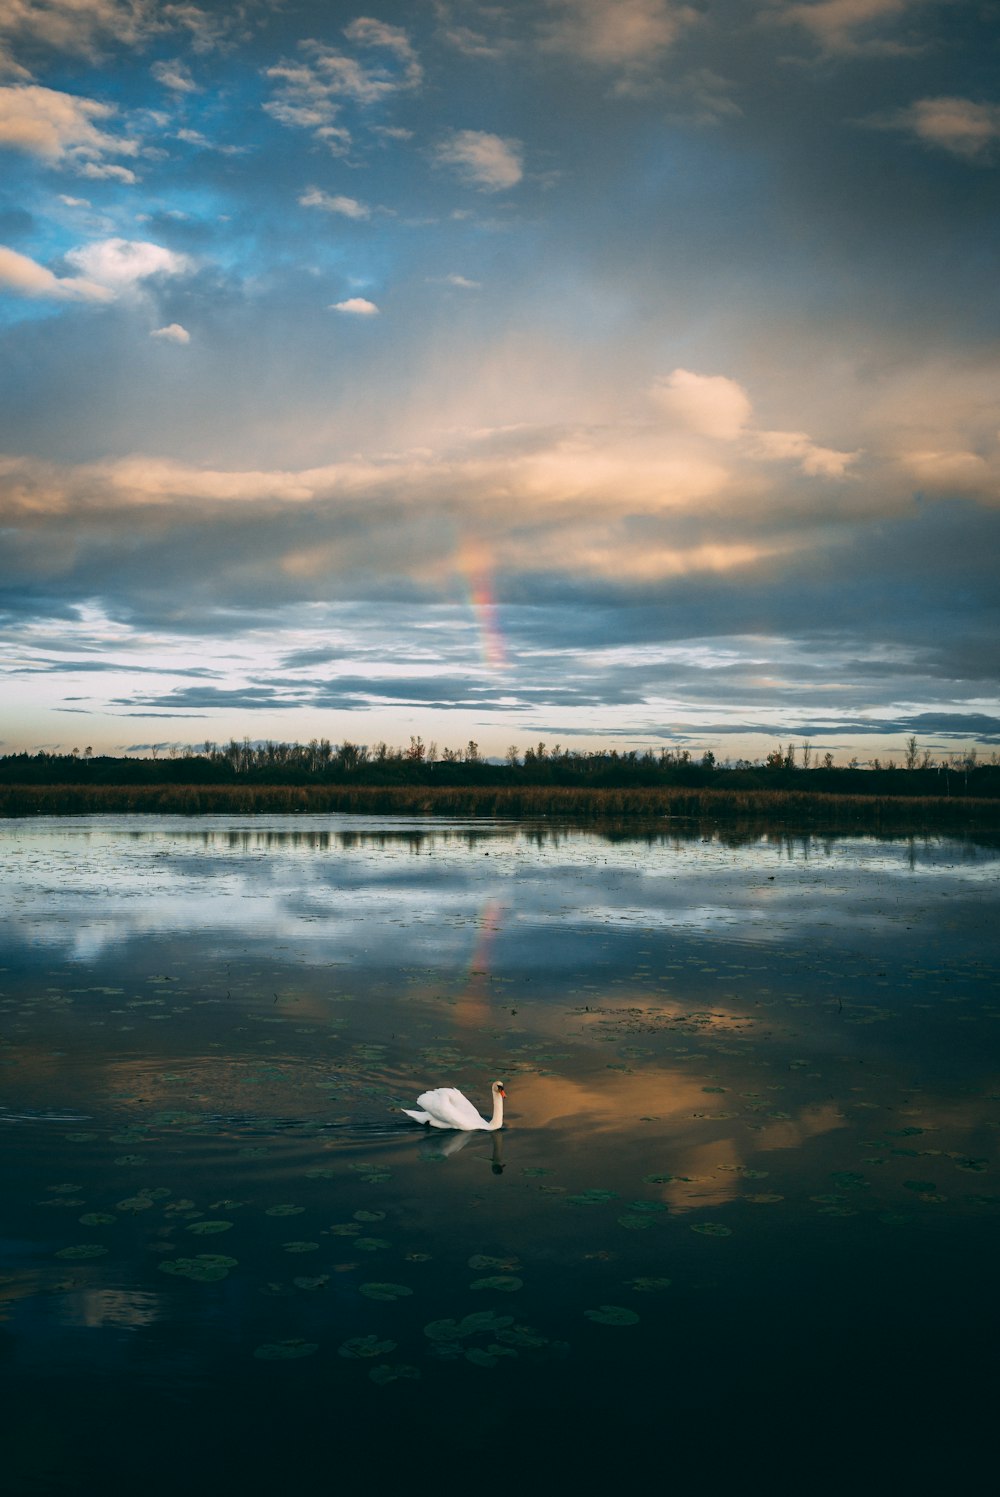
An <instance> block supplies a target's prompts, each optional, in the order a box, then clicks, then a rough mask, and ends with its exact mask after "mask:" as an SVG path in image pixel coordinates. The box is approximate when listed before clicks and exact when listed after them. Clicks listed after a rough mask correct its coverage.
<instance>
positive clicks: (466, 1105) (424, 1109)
mask: <svg viewBox="0 0 1000 1497" xmlns="http://www.w3.org/2000/svg"><path fill="white" fill-rule="evenodd" d="M492 1091H493V1116H492V1117H491V1118H490V1120H489V1122H487V1121H486V1119H485V1118H484V1117H480V1115H479V1113H478V1112H477V1111H476V1109H475V1108H474V1107H473V1105H472V1103H471V1102H470V1101H469V1099H468V1097H465V1096H463V1095H462V1093H461V1092H460V1091H458V1089H457V1088H456V1087H454V1086H439V1087H438V1088H437V1090H436V1091H433V1092H421V1093H420V1096H419V1097H418V1098H417V1107H416V1108H409V1107H404V1108H403V1111H404V1112H405V1113H406V1116H407V1117H408V1118H412V1119H413V1121H414V1122H415V1123H428V1124H429V1125H430V1126H431V1127H432V1128H457V1129H458V1130H459V1132H461V1133H474V1132H476V1130H477V1129H478V1130H482V1131H483V1132H486V1133H493V1132H495V1131H496V1129H497V1128H502V1127H503V1099H504V1097H505V1096H506V1095H507V1093H506V1092H505V1091H504V1089H503V1082H502V1081H494V1083H493V1087H492ZM417 1109H420V1110H419V1111H418V1110H417Z"/></svg>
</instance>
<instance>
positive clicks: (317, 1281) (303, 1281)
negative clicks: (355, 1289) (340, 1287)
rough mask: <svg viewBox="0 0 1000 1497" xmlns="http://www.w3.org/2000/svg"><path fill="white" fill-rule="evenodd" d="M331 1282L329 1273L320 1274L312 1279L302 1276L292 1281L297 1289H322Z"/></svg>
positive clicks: (305, 1275)
mask: <svg viewBox="0 0 1000 1497" xmlns="http://www.w3.org/2000/svg"><path fill="white" fill-rule="evenodd" d="M329 1282H330V1275H329V1274H328V1273H318V1274H315V1275H313V1276H312V1277H311V1278H310V1277H309V1275H307V1274H300V1275H299V1277H298V1278H295V1279H293V1280H292V1283H293V1284H294V1285H295V1287H296V1289H322V1288H323V1285H324V1284H329Z"/></svg>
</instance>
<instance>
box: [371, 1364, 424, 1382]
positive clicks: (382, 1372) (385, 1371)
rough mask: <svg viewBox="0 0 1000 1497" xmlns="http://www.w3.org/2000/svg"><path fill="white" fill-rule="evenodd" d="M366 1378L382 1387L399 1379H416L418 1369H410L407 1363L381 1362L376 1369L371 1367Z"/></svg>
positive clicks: (418, 1374)
mask: <svg viewBox="0 0 1000 1497" xmlns="http://www.w3.org/2000/svg"><path fill="white" fill-rule="evenodd" d="M368 1376H369V1377H370V1378H371V1380H372V1382H373V1383H378V1384H379V1386H380V1387H384V1386H385V1385H386V1383H394V1382H396V1381H397V1380H398V1379H399V1378H417V1377H419V1376H420V1368H419V1367H411V1366H410V1365H409V1364H408V1363H407V1362H381V1363H380V1364H379V1366H378V1367H373V1368H372V1370H371V1371H370V1372H369V1374H368Z"/></svg>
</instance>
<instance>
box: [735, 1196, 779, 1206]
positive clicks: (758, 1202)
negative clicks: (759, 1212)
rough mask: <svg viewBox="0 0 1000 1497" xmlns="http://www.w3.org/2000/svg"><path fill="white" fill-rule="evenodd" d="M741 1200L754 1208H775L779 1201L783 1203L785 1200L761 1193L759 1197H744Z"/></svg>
mask: <svg viewBox="0 0 1000 1497" xmlns="http://www.w3.org/2000/svg"><path fill="white" fill-rule="evenodd" d="M743 1199H744V1200H745V1201H750V1203H751V1204H752V1205H754V1206H776V1205H777V1204H778V1202H779V1201H783V1200H784V1199H785V1198H784V1196H779V1195H774V1194H773V1193H762V1194H760V1195H753V1196H744V1197H743Z"/></svg>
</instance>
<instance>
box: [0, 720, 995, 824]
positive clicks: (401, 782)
mask: <svg viewBox="0 0 1000 1497" xmlns="http://www.w3.org/2000/svg"><path fill="white" fill-rule="evenodd" d="M302 811H306V812H317V813H319V812H330V811H340V812H355V813H359V814H367V815H376V814H383V815H384V814H389V815H428V814H437V815H443V816H491V817H522V818H530V817H543V816H546V817H551V816H556V817H565V818H567V819H572V820H576V819H585V820H595V819H608V818H610V819H614V818H618V817H630V818H631V817H663V816H690V817H698V818H701V817H708V818H713V819H716V818H732V817H740V818H745V817H747V816H751V817H758V816H759V817H762V818H764V817H766V819H767V820H768V821H770V822H773V821H774V820H775V819H776V818H777V819H780V820H782V821H789V822H790V821H793V820H794V821H795V822H797V823H799V824H802V823H810V822H811V823H815V824H817V825H819V824H822V825H823V826H825V827H829V826H831V825H833V824H837V825H838V826H839V825H841V824H843V825H844V826H852V827H855V828H860V827H871V828H873V829H878V828H882V827H884V828H888V827H889V826H891V825H900V826H902V825H903V823H904V822H905V823H919V824H921V825H928V826H930V825H934V826H942V827H943V826H946V825H951V826H957V825H961V826H971V825H980V826H992V825H1000V763H998V760H997V756H996V755H994V756H993V757H992V759H991V760H990V761H989V762H985V763H984V762H981V761H980V760H979V758H978V756H977V755H976V754H975V753H974V752H970V753H969V754H967V755H965V756H964V757H962V758H960V759H959V758H951V759H948V760H947V761H944V762H941V763H934V762H932V760H931V758H930V755H929V754H927V753H926V752H922V751H921V750H920V748H919V746H918V745H917V742H916V740H915V739H910V740H909V741H908V743H907V744H906V746H905V749H904V750H903V751H902V753H901V756H900V760H899V762H893V761H891V760H890V761H888V762H880V761H879V760H877V759H876V760H871V761H870V762H869V763H868V764H867V765H865V766H861V765H860V764H857V763H856V762H855V763H852V764H850V765H847V766H837V765H835V764H833V762H832V759H831V756H830V755H826V756H825V758H823V759H820V760H818V762H817V756H815V755H814V754H813V752H812V750H811V749H810V747H809V745H808V744H805V745H799V746H797V747H796V746H794V745H789V746H788V748H776V749H775V750H773V751H772V752H771V753H770V754H768V755H767V757H766V758H765V759H764V760H763V761H760V762H757V763H750V762H747V761H745V760H739V761H737V762H736V763H735V764H732V763H728V762H727V763H726V764H719V763H718V762H717V761H716V759H715V757H714V755H713V754H711V753H706V754H704V755H702V756H701V757H700V758H697V759H696V758H693V757H692V756H691V755H690V754H689V753H688V752H687V751H685V750H680V751H678V750H673V749H664V750H661V751H660V752H659V753H653V752H652V751H648V750H647V751H645V752H640V751H638V750H626V751H620V750H616V749H611V750H602V751H598V752H588V753H579V752H575V751H572V750H567V749H563V748H561V747H559V746H558V745H557V746H556V747H555V748H553V749H549V748H547V746H546V745H545V744H544V743H539V744H537V745H536V746H535V747H533V748H529V749H527V750H525V751H524V752H521V751H520V750H518V749H515V748H513V747H512V748H511V749H510V750H509V751H508V753H507V756H506V758H505V760H504V761H503V762H501V763H497V762H496V761H493V760H490V759H486V758H484V757H483V756H482V755H481V754H480V752H479V748H478V745H477V744H475V743H474V742H470V743H468V744H467V745H466V747H465V748H464V749H462V750H461V751H457V752H456V751H453V750H451V749H445V750H444V751H443V752H442V753H440V754H439V753H438V751H437V748H436V745H434V744H424V743H423V741H422V740H421V739H420V738H412V739H411V740H410V745H409V747H408V748H406V749H394V748H390V747H389V746H388V745H386V744H384V743H383V744H377V745H375V746H374V747H373V748H370V747H367V746H364V745H361V744H355V743H341V744H339V745H333V744H331V743H330V742H328V741H327V740H325V739H314V740H313V741H312V742H311V743H308V744H299V743H273V742H265V743H253V742H251V741H250V740H249V739H244V740H242V741H241V742H237V741H236V740H232V741H231V742H230V743H228V744H226V745H217V744H213V743H206V744H205V745H204V748H203V749H201V750H200V751H196V750H193V749H186V750H179V749H172V750H170V751H169V752H166V753H162V752H156V751H153V752H150V753H149V754H148V755H144V756H141V757H139V756H135V755H130V756H127V757H122V758H114V757H109V756H104V755H94V754H93V753H92V752H91V751H90V750H89V749H84V750H83V751H82V752H80V751H79V750H74V751H73V752H72V753H69V754H62V753H60V754H51V753H44V752H41V753H36V754H8V755H6V756H3V757H0V814H3V815H7V816H26V815H28V816H30V815H67V814H77V813H87V812H105V813H111V812H159V813H161V814H162V813H171V812H173V813H181V814H206V813H226V812H243V813H246V812H302Z"/></svg>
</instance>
